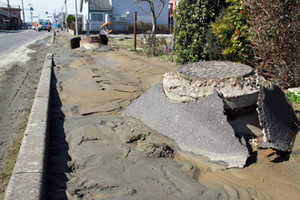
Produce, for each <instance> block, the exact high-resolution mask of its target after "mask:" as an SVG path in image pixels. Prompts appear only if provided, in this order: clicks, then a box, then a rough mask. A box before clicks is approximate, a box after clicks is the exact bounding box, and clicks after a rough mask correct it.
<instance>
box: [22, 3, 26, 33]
mask: <svg viewBox="0 0 300 200" xmlns="http://www.w3.org/2000/svg"><path fill="white" fill-rule="evenodd" d="M22 13H23V26H24V29H25V24H26V21H25V11H24V1H23V0H22Z"/></svg>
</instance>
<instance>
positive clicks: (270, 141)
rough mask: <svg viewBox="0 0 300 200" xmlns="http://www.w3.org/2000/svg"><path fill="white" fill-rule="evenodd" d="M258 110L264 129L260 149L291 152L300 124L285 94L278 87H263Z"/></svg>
mask: <svg viewBox="0 0 300 200" xmlns="http://www.w3.org/2000/svg"><path fill="white" fill-rule="evenodd" d="M257 110H258V113H259V119H260V123H261V125H262V126H263V128H264V131H263V133H264V142H262V143H260V146H259V147H260V148H272V149H276V150H280V151H285V152H291V150H292V147H293V142H294V140H295V137H296V135H297V133H298V131H299V127H300V123H299V120H298V118H297V117H296V115H295V112H294V110H293V107H292V106H291V105H290V104H289V102H288V101H287V99H286V96H285V94H284V92H283V91H282V90H281V89H280V88H279V87H278V86H276V85H273V86H272V87H270V88H267V87H262V88H261V90H260V92H259V99H258V109H257Z"/></svg>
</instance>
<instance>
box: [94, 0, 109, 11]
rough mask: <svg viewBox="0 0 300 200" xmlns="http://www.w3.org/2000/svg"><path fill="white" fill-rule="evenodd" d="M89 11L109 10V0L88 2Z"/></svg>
mask: <svg viewBox="0 0 300 200" xmlns="http://www.w3.org/2000/svg"><path fill="white" fill-rule="evenodd" d="M90 9H91V10H110V9H111V5H110V1H109V0H90Z"/></svg>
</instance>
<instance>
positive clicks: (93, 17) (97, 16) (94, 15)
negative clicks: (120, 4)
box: [91, 13, 104, 22]
mask: <svg viewBox="0 0 300 200" xmlns="http://www.w3.org/2000/svg"><path fill="white" fill-rule="evenodd" d="M91 20H92V21H100V22H103V21H104V20H103V13H91Z"/></svg>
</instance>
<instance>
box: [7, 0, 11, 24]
mask: <svg viewBox="0 0 300 200" xmlns="http://www.w3.org/2000/svg"><path fill="white" fill-rule="evenodd" d="M7 7H8V15H9V23H8V24H9V25H8V26H9V30H11V13H10V5H9V0H7Z"/></svg>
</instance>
